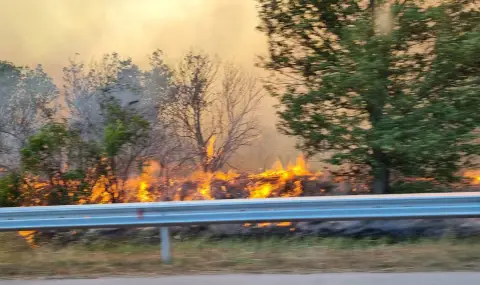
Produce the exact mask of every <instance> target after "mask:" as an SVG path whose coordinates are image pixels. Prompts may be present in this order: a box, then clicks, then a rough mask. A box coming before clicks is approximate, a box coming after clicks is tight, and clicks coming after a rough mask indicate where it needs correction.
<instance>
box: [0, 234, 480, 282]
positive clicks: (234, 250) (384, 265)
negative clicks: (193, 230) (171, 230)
mask: <svg viewBox="0 0 480 285" xmlns="http://www.w3.org/2000/svg"><path fill="white" fill-rule="evenodd" d="M173 246H174V249H173V252H174V253H173V257H174V264H172V265H163V264H161V262H160V253H159V246H153V245H144V246H139V245H133V244H129V243H117V244H112V243H106V244H96V245H92V246H89V247H68V248H61V249H58V248H51V247H48V246H42V247H39V248H30V247H29V246H28V245H27V244H26V243H25V242H24V241H23V240H22V239H21V238H15V236H14V235H13V234H10V233H9V234H2V236H1V245H0V278H15V277H26V276H27V277H28V276H29V277H40V276H49V277H52V276H112V275H117V276H118V275H164V274H168V275H171V274H193V273H196V274H198V273H203V274H209V273H231V272H258V273H260V272H296V273H309V272H344V271H401V272H404V271H439V270H448V271H461V270H470V271H477V270H480V243H478V241H474V242H472V240H452V239H447V238H445V239H442V240H421V241H410V242H404V243H396V244H392V243H390V242H389V241H388V240H376V241H373V240H352V239H319V238H304V239H296V238H267V239H248V240H242V239H225V240H221V241H212V240H204V239H193V240H188V241H175V242H174V243H173Z"/></svg>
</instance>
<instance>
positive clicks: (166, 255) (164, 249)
mask: <svg viewBox="0 0 480 285" xmlns="http://www.w3.org/2000/svg"><path fill="white" fill-rule="evenodd" d="M160 242H161V251H160V252H161V255H162V261H163V263H165V264H170V263H172V248H171V245H170V230H169V228H168V227H161V228H160Z"/></svg>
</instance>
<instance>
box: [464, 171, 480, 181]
mask: <svg viewBox="0 0 480 285" xmlns="http://www.w3.org/2000/svg"><path fill="white" fill-rule="evenodd" d="M463 177H465V178H467V179H470V180H471V183H472V184H473V185H480V170H467V171H465V173H463Z"/></svg>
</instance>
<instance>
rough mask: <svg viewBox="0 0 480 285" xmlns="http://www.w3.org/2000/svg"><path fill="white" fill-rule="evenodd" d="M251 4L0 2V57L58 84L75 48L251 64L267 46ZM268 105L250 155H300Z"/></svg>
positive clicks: (211, 0) (222, 0) (201, 0)
mask: <svg viewBox="0 0 480 285" xmlns="http://www.w3.org/2000/svg"><path fill="white" fill-rule="evenodd" d="M255 5H256V1H255V0H0V39H1V44H0V60H8V61H12V62H14V63H15V64H18V65H23V64H28V65H35V64H38V63H41V64H43V65H44V66H45V69H46V70H47V71H48V72H49V74H51V75H52V76H53V77H54V78H55V79H56V80H57V82H58V80H59V79H60V78H61V70H62V67H63V66H64V65H65V64H66V62H67V61H68V58H69V57H72V56H74V55H75V53H79V54H80V58H83V59H86V60H89V59H91V58H92V57H100V56H101V55H102V54H104V53H109V52H114V51H115V52H118V53H120V54H121V55H123V56H130V57H132V58H133V59H134V61H135V62H136V63H138V64H140V65H142V64H145V63H146V60H147V55H148V54H150V53H151V52H152V51H153V50H155V49H157V48H160V49H162V50H163V51H164V52H165V54H166V56H167V57H169V58H170V59H176V58H178V57H180V56H181V55H182V54H183V53H184V52H185V51H186V50H188V49H189V48H190V47H194V48H201V49H203V50H205V51H207V52H209V53H216V54H218V55H219V56H220V57H221V58H223V59H227V60H234V61H236V62H237V63H239V64H241V65H243V66H244V67H245V68H248V69H253V68H254V67H253V66H254V63H255V62H256V56H257V55H260V54H264V53H265V51H266V39H265V37H264V36H263V35H262V34H261V33H260V32H258V31H256V30H255V27H256V25H257V24H258V18H257V11H256V7H255ZM257 72H260V71H259V70H257ZM273 103H274V101H273V99H269V100H266V101H265V103H264V105H266V106H265V107H263V108H262V110H261V113H262V117H261V120H262V124H263V125H266V126H268V127H267V129H266V131H265V141H264V143H263V145H264V146H263V147H259V148H257V149H254V150H251V155H252V156H253V157H257V158H258V157H259V156H264V157H269V159H267V160H268V161H271V160H272V159H274V158H275V157H282V158H283V159H288V158H290V159H291V158H293V157H294V156H295V155H296V153H297V152H296V151H295V150H294V148H293V144H292V140H287V139H286V138H284V137H283V136H280V135H278V133H276V132H275V131H274V130H273V127H274V124H275V113H274V110H273V108H272V107H271V105H273ZM267 137H268V139H267ZM248 157H250V156H248ZM246 160H250V159H246ZM260 160H265V159H264V158H261V159H260ZM245 163H246V162H245ZM246 164H248V163H246ZM262 164H263V162H262Z"/></svg>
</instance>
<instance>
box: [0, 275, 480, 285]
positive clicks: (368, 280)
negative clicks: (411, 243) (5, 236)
mask: <svg viewBox="0 0 480 285" xmlns="http://www.w3.org/2000/svg"><path fill="white" fill-rule="evenodd" d="M131 284H135V285H159V284H161V285H225V284H228V285H245V284H248V285H292V284H295V285H406V284H421V285H452V284H461V285H474V284H475V285H477V284H480V273H340V274H308V275H293V274H288V275H282V274H268V275H267V274H256V275H251V274H238V275H202V276H171V277H156V278H99V279H48V280H45V279H43V280H4V281H0V285H131Z"/></svg>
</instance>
